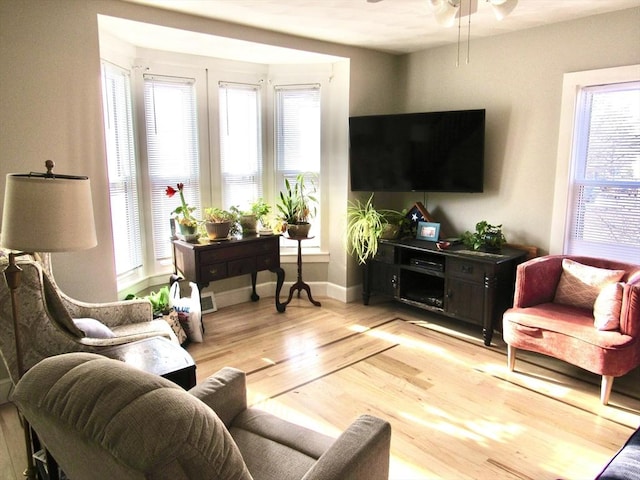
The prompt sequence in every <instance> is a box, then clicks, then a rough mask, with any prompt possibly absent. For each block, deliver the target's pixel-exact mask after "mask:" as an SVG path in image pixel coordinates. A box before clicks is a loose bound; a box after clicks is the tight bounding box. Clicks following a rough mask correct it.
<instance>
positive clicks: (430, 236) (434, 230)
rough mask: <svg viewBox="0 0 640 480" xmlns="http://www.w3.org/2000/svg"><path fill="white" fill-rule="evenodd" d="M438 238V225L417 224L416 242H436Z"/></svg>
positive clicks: (429, 223) (428, 223)
mask: <svg viewBox="0 0 640 480" xmlns="http://www.w3.org/2000/svg"><path fill="white" fill-rule="evenodd" d="M439 236H440V224H439V223H432V222H418V234H417V235H416V238H417V239H418V240H428V241H430V242H437V241H438V238H439Z"/></svg>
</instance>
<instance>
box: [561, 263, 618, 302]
mask: <svg viewBox="0 0 640 480" xmlns="http://www.w3.org/2000/svg"><path fill="white" fill-rule="evenodd" d="M624 274H625V271H624V270H607V269H605V268H597V267H592V266H590V265H583V264H581V263H578V262H575V261H573V260H570V259H568V258H565V259H564V260H562V274H561V276H560V282H559V283H558V286H557V288H556V295H555V298H554V299H553V301H554V302H556V303H564V304H565V305H573V306H576V307H582V308H587V309H589V310H593V304H594V303H595V301H596V298H597V297H598V294H599V293H600V290H602V288H603V287H604V286H605V285H608V284H610V283H616V282H618V281H620V279H621V278H622V277H623V276H624Z"/></svg>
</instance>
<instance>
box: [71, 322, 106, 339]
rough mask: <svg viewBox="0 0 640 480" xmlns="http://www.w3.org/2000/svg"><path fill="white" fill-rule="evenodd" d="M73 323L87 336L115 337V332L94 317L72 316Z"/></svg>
mask: <svg viewBox="0 0 640 480" xmlns="http://www.w3.org/2000/svg"><path fill="white" fill-rule="evenodd" d="M73 323H74V324H75V325H76V327H78V328H79V329H80V330H82V333H84V336H85V337H89V338H115V336H116V334H115V333H113V332H112V331H111V329H110V328H109V327H107V326H106V325H105V324H104V323H101V322H100V321H98V320H96V319H95V318H74V319H73Z"/></svg>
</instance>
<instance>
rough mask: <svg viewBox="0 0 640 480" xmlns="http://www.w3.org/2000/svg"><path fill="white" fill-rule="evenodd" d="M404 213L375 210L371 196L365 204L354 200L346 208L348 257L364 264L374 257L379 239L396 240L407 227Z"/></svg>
mask: <svg viewBox="0 0 640 480" xmlns="http://www.w3.org/2000/svg"><path fill="white" fill-rule="evenodd" d="M407 223H408V222H407V218H406V212H400V211H397V210H389V209H381V210H377V209H376V208H375V207H374V205H373V194H371V196H370V197H369V199H368V200H367V202H366V203H362V202H360V200H356V201H355V202H349V206H348V207H347V244H348V252H349V254H350V255H355V256H356V257H357V259H358V263H360V264H364V263H366V262H367V260H369V259H371V258H373V257H375V255H376V253H377V251H378V241H379V240H380V239H381V238H397V237H398V236H399V235H400V232H401V231H402V228H403V227H404V226H406V225H407Z"/></svg>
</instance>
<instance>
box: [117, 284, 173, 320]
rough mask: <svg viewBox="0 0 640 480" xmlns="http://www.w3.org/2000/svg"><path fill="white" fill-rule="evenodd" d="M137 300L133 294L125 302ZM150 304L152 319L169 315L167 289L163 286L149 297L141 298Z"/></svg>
mask: <svg viewBox="0 0 640 480" xmlns="http://www.w3.org/2000/svg"><path fill="white" fill-rule="evenodd" d="M136 298H139V297H137V296H135V295H133V294H129V295H127V296H126V297H125V300H133V299H136ZM142 298H144V299H146V300H149V301H150V302H151V307H152V308H153V315H154V317H157V316H161V315H166V314H168V313H169V310H170V309H169V287H167V286H164V287H162V288H160V290H158V291H157V292H151V293H149V295H146V296H144V297H142Z"/></svg>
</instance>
